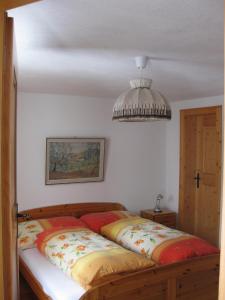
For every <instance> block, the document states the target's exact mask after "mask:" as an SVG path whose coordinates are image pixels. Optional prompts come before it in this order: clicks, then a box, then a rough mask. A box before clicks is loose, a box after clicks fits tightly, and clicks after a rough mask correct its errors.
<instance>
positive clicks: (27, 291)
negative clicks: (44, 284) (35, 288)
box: [20, 275, 38, 300]
mask: <svg viewBox="0 0 225 300" xmlns="http://www.w3.org/2000/svg"><path fill="white" fill-rule="evenodd" d="M20 300H38V298H37V297H36V296H35V295H34V293H33V292H32V290H31V288H30V287H29V285H28V284H27V283H26V281H25V279H24V278H23V277H22V276H21V275H20Z"/></svg>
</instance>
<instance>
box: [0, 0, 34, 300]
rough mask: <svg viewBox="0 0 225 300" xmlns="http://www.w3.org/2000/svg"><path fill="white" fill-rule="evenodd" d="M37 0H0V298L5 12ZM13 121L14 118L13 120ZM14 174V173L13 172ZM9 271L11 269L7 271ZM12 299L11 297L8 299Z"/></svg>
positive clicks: (0, 290)
mask: <svg viewBox="0 0 225 300" xmlns="http://www.w3.org/2000/svg"><path fill="white" fill-rule="evenodd" d="M36 1H38V0H2V1H1V3H0V114H1V117H0V120H1V122H0V143H1V147H0V299H3V300H4V299H5V300H6V296H5V295H6V288H5V286H6V282H11V280H10V278H12V276H11V274H6V272H5V273H4V271H3V270H4V269H7V268H6V262H7V260H4V259H3V254H4V253H5V250H6V249H7V251H8V248H7V245H4V243H3V232H4V227H3V224H4V226H6V225H7V224H9V223H8V222H9V219H7V218H4V216H6V215H9V213H10V207H9V206H8V207H7V204H6V203H4V205H3V199H6V198H7V195H8V192H9V190H7V188H4V189H3V176H4V169H3V162H4V157H3V151H2V141H3V133H4V136H9V128H8V127H7V125H6V124H4V121H3V119H4V118H3V111H4V112H5V113H6V114H9V112H10V107H9V106H8V105H5V103H4V101H3V93H4V89H3V74H4V63H5V59H6V53H5V52H4V45H5V37H6V24H5V20H6V13H7V10H9V9H12V8H17V7H19V6H22V5H26V4H30V3H33V2H36ZM13 121H14V120H13ZM15 175H16V174H15ZM9 273H11V271H10V272H9ZM10 288H11V286H10V284H9V286H8V287H7V289H10ZM9 300H12V299H9Z"/></svg>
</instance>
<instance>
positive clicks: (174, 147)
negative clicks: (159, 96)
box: [166, 96, 224, 211]
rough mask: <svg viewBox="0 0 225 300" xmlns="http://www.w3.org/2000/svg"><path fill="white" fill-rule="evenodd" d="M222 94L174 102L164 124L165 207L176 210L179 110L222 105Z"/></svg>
mask: <svg viewBox="0 0 225 300" xmlns="http://www.w3.org/2000/svg"><path fill="white" fill-rule="evenodd" d="M223 98H224V97H223V96H217V97H211V98H202V99H194V100H188V101H179V102H174V103H172V105H171V108H172V120H171V121H170V122H168V123H167V125H166V198H167V207H168V208H170V209H172V210H175V211H178V194H179V151H180V149H179V143H180V128H179V127H180V110H181V109H186V108H197V107H205V106H214V105H223Z"/></svg>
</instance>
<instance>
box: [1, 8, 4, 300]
mask: <svg viewBox="0 0 225 300" xmlns="http://www.w3.org/2000/svg"><path fill="white" fill-rule="evenodd" d="M4 29H5V11H4V10H3V9H0V114H1V115H0V116H1V117H0V120H2V99H3V60H4V54H3V50H4ZM0 124H1V123H0ZM2 126H3V124H1V125H0V129H1V128H2ZM1 144H2V130H0V145H1ZM1 150H2V148H1V147H0V158H1V159H0V221H1V222H0V299H4V296H3V293H4V288H3V286H4V281H3V280H4V279H3V242H2V231H3V230H2V229H3V228H2V225H3V224H2V201H1V200H2V184H1V183H2V172H1V169H2V159H3V158H2V151H1Z"/></svg>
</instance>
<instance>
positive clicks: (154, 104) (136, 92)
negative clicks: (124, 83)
mask: <svg viewBox="0 0 225 300" xmlns="http://www.w3.org/2000/svg"><path fill="white" fill-rule="evenodd" d="M148 60H149V57H148V56H138V57H136V58H135V61H136V66H137V68H138V69H140V70H143V69H144V68H145V67H146V65H147V63H148ZM130 86H131V87H130V89H129V90H127V91H125V92H123V93H122V94H121V95H120V96H119V97H118V99H117V101H116V103H115V105H114V107H113V117H112V119H113V120H118V121H122V122H140V121H151V120H170V119H171V109H170V106H169V104H168V102H167V100H166V98H165V97H164V96H163V95H162V94H161V93H160V92H158V91H156V90H153V89H152V80H151V79H149V78H138V79H132V80H131V81H130Z"/></svg>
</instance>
